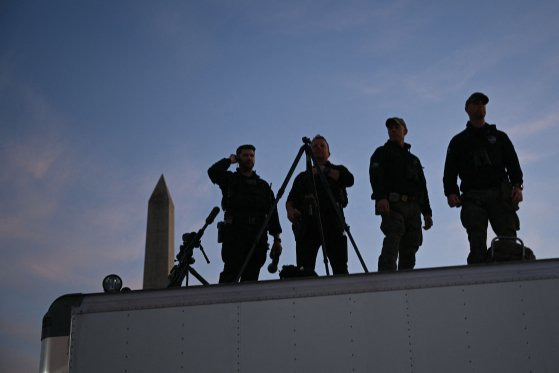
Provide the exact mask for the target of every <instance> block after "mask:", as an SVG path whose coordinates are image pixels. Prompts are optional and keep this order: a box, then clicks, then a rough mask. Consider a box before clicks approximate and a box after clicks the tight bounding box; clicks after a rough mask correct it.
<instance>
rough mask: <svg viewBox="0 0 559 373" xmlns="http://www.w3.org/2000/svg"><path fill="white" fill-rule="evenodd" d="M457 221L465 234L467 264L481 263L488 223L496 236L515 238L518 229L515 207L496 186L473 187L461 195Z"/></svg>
mask: <svg viewBox="0 0 559 373" xmlns="http://www.w3.org/2000/svg"><path fill="white" fill-rule="evenodd" d="M460 220H461V221H462V225H463V226H464V228H466V232H467V233H468V240H469V241H470V254H469V255H468V264H474V263H483V262H485V261H486V256H487V225H488V224H487V223H488V222H489V223H491V228H493V231H494V232H495V234H496V235H497V236H509V237H516V231H517V230H518V229H519V228H520V226H519V225H520V224H519V220H518V215H516V207H515V206H513V204H512V200H511V199H510V197H509V196H506V198H503V197H502V192H501V190H500V189H498V188H491V189H483V190H472V191H468V192H465V193H464V195H463V196H462V211H460Z"/></svg>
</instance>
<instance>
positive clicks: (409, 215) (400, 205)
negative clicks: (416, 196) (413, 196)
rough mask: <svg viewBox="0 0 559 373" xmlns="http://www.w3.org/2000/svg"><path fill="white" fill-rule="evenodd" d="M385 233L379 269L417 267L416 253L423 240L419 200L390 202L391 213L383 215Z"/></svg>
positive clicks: (391, 269) (383, 230) (381, 227)
mask: <svg viewBox="0 0 559 373" xmlns="http://www.w3.org/2000/svg"><path fill="white" fill-rule="evenodd" d="M380 229H381V230H382V233H384V236H385V237H384V241H383V242H382V251H381V253H380V256H379V258H378V270H379V271H395V270H396V260H397V259H398V257H399V260H398V270H401V269H413V267H415V253H416V252H417V250H418V249H419V246H421V243H422V242H423V235H422V233H421V211H420V209H419V204H418V203H417V202H390V213H388V214H387V215H383V216H382V222H381V224H380Z"/></svg>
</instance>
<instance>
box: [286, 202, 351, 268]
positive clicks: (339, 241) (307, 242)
mask: <svg viewBox="0 0 559 373" xmlns="http://www.w3.org/2000/svg"><path fill="white" fill-rule="evenodd" d="M334 214H335V213H334V212H333V213H332V214H324V215H323V218H322V229H323V231H324V241H325V245H326V250H325V251H326V256H327V257H328V260H329V261H330V266H331V267H332V272H333V273H334V274H335V275H339V274H347V273H348V270H347V237H346V236H345V234H344V230H343V228H342V225H341V223H340V222H339V221H338V218H337V216H336V215H334ZM293 232H294V233H295V242H296V251H297V267H299V268H301V267H303V268H305V269H307V270H312V271H314V268H315V264H316V256H317V255H318V249H319V248H320V247H321V246H322V239H321V237H320V230H319V227H318V222H317V219H315V218H312V217H305V218H304V219H303V221H302V222H301V223H298V224H294V225H293Z"/></svg>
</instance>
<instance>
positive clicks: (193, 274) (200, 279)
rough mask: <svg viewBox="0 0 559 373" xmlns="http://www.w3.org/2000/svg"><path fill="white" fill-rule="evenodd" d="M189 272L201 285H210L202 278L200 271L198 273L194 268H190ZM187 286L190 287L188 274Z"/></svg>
mask: <svg viewBox="0 0 559 373" xmlns="http://www.w3.org/2000/svg"><path fill="white" fill-rule="evenodd" d="M188 272H190V273H192V276H194V277H196V279H197V280H198V281H200V283H201V284H203V285H209V284H210V283H209V282H208V281H206V279H205V278H204V277H202V276H201V275H200V274H199V273H198V271H196V270H195V269H194V268H192V267H191V266H188ZM186 286H188V273H187V274H186Z"/></svg>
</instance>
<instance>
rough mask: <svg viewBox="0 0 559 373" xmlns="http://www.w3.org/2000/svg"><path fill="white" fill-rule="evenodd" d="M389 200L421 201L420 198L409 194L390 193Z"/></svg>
mask: <svg viewBox="0 0 559 373" xmlns="http://www.w3.org/2000/svg"><path fill="white" fill-rule="evenodd" d="M388 202H419V198H417V196H411V195H409V194H400V193H388Z"/></svg>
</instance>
